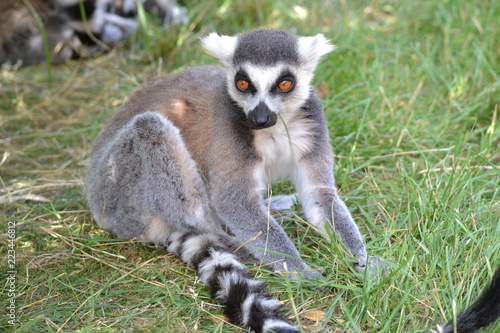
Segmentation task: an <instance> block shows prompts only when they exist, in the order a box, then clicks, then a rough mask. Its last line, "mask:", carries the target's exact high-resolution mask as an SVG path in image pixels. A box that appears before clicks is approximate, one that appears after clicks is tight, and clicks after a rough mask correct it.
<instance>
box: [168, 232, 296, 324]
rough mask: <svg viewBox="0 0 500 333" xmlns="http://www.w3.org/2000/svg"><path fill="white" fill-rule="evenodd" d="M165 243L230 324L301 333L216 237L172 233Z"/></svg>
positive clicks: (261, 284) (277, 302)
mask: <svg viewBox="0 0 500 333" xmlns="http://www.w3.org/2000/svg"><path fill="white" fill-rule="evenodd" d="M167 244H168V245H167V246H168V250H169V251H170V252H172V253H175V254H177V255H178V256H179V257H180V258H182V260H183V261H184V262H186V263H187V264H188V265H190V266H191V267H193V268H194V269H196V272H197V273H198V276H199V278H200V280H201V281H202V282H203V283H204V284H206V285H207V286H208V287H209V289H210V292H211V294H212V297H214V298H215V299H216V300H217V301H218V302H220V303H221V304H222V305H223V306H224V313H225V315H226V316H227V317H228V318H229V320H230V321H231V322H233V323H235V324H237V325H239V326H250V327H251V328H252V329H253V330H254V331H255V332H256V333H271V332H275V333H299V332H300V330H299V329H298V328H297V327H295V326H293V325H291V324H289V323H288V322H287V321H286V320H285V319H284V318H283V317H282V316H281V310H282V304H281V303H280V302H279V301H278V300H276V299H273V298H271V296H270V295H269V294H268V293H267V292H266V291H265V290H264V284H263V282H260V281H256V280H253V279H252V276H251V273H250V272H249V271H248V269H247V268H246V267H245V266H244V265H243V264H242V263H241V262H240V261H238V258H237V256H236V255H235V254H233V253H232V251H231V249H230V248H229V247H228V246H227V245H225V243H224V242H223V241H222V240H221V239H220V237H219V236H218V235H215V234H206V233H203V234H202V233H198V232H175V233H173V234H172V235H171V236H170V237H169V239H168V243H167Z"/></svg>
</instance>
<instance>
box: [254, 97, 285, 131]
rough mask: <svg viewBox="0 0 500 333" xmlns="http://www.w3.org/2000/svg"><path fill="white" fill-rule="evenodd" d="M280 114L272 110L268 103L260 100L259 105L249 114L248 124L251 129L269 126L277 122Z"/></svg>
mask: <svg viewBox="0 0 500 333" xmlns="http://www.w3.org/2000/svg"><path fill="white" fill-rule="evenodd" d="M277 119H278V114H277V113H275V112H273V111H271V110H270V109H269V108H268V107H267V105H266V103H264V102H260V103H259V105H257V107H256V108H255V109H253V110H252V111H250V113H249V114H248V115H247V121H248V125H249V126H250V128H251V129H255V130H257V129H263V128H268V127H271V126H273V125H275V124H276V120H277Z"/></svg>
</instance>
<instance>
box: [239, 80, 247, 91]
mask: <svg viewBox="0 0 500 333" xmlns="http://www.w3.org/2000/svg"><path fill="white" fill-rule="evenodd" d="M236 87H238V89H240V90H241V91H246V90H248V88H250V83H248V81H246V80H238V81H236Z"/></svg>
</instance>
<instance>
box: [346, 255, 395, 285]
mask: <svg viewBox="0 0 500 333" xmlns="http://www.w3.org/2000/svg"><path fill="white" fill-rule="evenodd" d="M362 259H363V260H360V259H359V258H358V263H357V264H356V265H354V269H355V270H356V271H357V272H358V273H363V272H365V270H366V274H367V276H368V277H369V278H370V279H371V280H372V281H373V282H376V281H379V280H381V279H383V278H385V277H387V276H388V275H389V273H390V269H389V266H388V265H387V264H386V263H385V262H384V261H383V260H382V259H380V258H378V257H375V256H369V257H368V260H367V259H366V256H365V257H364V258H362Z"/></svg>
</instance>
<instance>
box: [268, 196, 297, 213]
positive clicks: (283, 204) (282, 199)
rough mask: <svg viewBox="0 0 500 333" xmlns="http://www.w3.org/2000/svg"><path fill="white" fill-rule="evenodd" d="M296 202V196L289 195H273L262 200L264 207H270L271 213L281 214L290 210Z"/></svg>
mask: <svg viewBox="0 0 500 333" xmlns="http://www.w3.org/2000/svg"><path fill="white" fill-rule="evenodd" d="M296 202H297V195H296V194H289V195H284V194H280V195H273V196H272V197H269V198H266V199H264V201H263V203H264V205H265V206H266V207H270V209H271V211H273V212H281V211H284V210H288V209H292V207H293V206H294V205H295V203H296Z"/></svg>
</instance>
